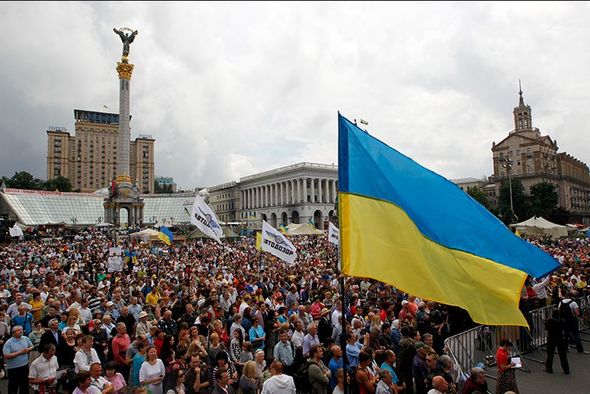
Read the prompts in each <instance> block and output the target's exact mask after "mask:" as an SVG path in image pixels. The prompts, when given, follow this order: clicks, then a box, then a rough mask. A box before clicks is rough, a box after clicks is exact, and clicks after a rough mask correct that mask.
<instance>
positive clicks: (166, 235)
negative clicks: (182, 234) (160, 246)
mask: <svg viewBox="0 0 590 394" xmlns="http://www.w3.org/2000/svg"><path fill="white" fill-rule="evenodd" d="M158 239H161V240H162V242H164V243H165V244H166V245H170V244H171V243H172V241H174V234H172V231H170V230H169V229H168V227H164V226H162V227H160V233H159V234H158Z"/></svg>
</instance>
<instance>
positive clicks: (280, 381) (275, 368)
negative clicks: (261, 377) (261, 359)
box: [262, 361, 296, 394]
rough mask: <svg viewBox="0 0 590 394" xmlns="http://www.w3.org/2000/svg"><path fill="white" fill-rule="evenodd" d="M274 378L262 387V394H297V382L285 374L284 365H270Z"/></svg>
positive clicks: (277, 362)
mask: <svg viewBox="0 0 590 394" xmlns="http://www.w3.org/2000/svg"><path fill="white" fill-rule="evenodd" d="M270 370H271V371H272V377H270V378H269V379H267V380H266V381H265V382H264V384H263V385H262V394H295V393H296V390H295V382H294V381H293V378H292V377H291V376H289V375H285V374H284V373H283V363H281V362H280V361H274V362H273V363H272V364H271V365H270Z"/></svg>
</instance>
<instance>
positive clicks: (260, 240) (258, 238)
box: [256, 232, 262, 250]
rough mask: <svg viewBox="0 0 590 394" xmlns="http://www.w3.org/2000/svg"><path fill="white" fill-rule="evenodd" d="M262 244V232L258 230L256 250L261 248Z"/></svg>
mask: <svg viewBox="0 0 590 394" xmlns="http://www.w3.org/2000/svg"><path fill="white" fill-rule="evenodd" d="M261 245H262V233H261V232H256V250H260V246H261Z"/></svg>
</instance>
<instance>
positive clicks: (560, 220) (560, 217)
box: [547, 207, 570, 225]
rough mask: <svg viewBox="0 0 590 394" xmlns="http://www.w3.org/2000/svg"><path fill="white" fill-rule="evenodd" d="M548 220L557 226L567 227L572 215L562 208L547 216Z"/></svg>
mask: <svg viewBox="0 0 590 394" xmlns="http://www.w3.org/2000/svg"><path fill="white" fill-rule="evenodd" d="M547 220H549V221H551V222H553V223H556V224H561V225H565V224H567V223H568V222H569V220H570V213H569V211H567V210H566V209H564V208H562V207H557V208H555V209H553V210H552V211H551V212H550V213H549V214H548V215H547Z"/></svg>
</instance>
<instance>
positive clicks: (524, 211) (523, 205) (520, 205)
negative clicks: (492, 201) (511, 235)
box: [498, 179, 529, 224]
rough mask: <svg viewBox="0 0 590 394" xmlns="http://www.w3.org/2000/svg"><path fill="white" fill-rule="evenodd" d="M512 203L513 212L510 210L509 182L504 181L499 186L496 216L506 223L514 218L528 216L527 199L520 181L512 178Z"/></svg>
mask: <svg viewBox="0 0 590 394" xmlns="http://www.w3.org/2000/svg"><path fill="white" fill-rule="evenodd" d="M512 204H513V206H514V212H513V213H512V212H511V211H510V184H509V183H508V181H504V182H502V185H501V186H500V196H499V199H498V211H499V214H498V216H499V218H500V220H502V221H503V222H504V223H506V224H509V223H512V222H514V221H515V220H524V219H526V218H527V217H528V213H529V200H528V198H527V196H526V195H525V194H524V186H523V185H522V182H521V181H520V180H518V179H513V180H512Z"/></svg>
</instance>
